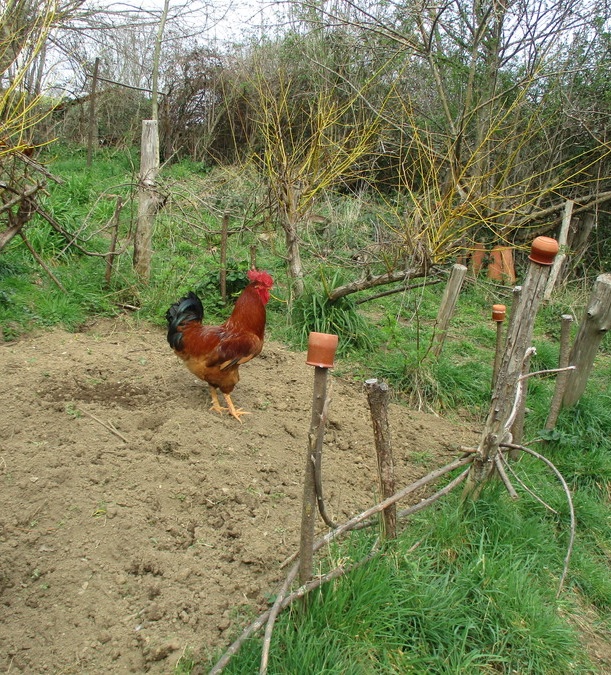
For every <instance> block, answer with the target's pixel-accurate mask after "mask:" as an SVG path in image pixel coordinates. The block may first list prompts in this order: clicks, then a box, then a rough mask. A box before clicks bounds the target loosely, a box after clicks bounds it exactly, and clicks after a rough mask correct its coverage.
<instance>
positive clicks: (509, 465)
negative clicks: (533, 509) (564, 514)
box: [502, 455, 558, 515]
mask: <svg viewBox="0 0 611 675" xmlns="http://www.w3.org/2000/svg"><path fill="white" fill-rule="evenodd" d="M502 459H503V465H504V466H505V467H506V468H507V469H509V471H510V472H511V475H512V476H513V477H514V478H515V480H517V481H518V483H519V484H520V486H521V487H522V489H523V490H525V491H526V492H528V494H529V495H530V496H531V497H532V498H533V499H536V500H537V501H538V502H539V503H540V504H541V505H542V506H544V507H545V508H546V509H548V510H549V511H551V512H552V513H555V514H556V515H558V511H556V509H554V508H552V507H551V506H550V505H549V504H547V503H546V502H544V501H543V500H542V499H541V497H539V495H538V494H537V493H536V492H534V491H533V490H531V489H530V488H529V487H528V485H526V483H525V482H524V481H523V480H522V479H521V478H520V476H518V474H517V473H516V472H515V471H514V469H513V467H512V466H511V464H509V462H507V460H506V459H505V456H504V455H503V457H502Z"/></svg>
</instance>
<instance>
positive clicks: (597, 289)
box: [562, 274, 611, 408]
mask: <svg viewBox="0 0 611 675" xmlns="http://www.w3.org/2000/svg"><path fill="white" fill-rule="evenodd" d="M610 327H611V274H601V275H600V276H599V277H598V278H597V279H596V282H595V283H594V289H593V290H592V295H591V296H590V302H589V303H588V307H587V309H586V313H585V316H584V318H583V320H582V322H581V324H580V326H579V331H578V333H577V337H576V338H575V343H574V344H573V348H572V349H571V355H570V358H569V362H570V364H571V365H572V366H575V370H572V371H569V376H568V381H567V386H566V391H565V392H564V398H563V399H562V406H563V407H564V408H570V407H571V406H573V405H575V404H576V403H577V401H578V400H579V399H580V398H581V395H582V394H583V392H584V391H585V388H586V384H587V382H588V376H589V375H590V371H591V370H592V366H593V365H594V358H595V357H596V352H597V351H598V347H599V345H600V342H601V340H602V339H603V336H604V334H605V333H606V332H607V331H608V330H609V328H610Z"/></svg>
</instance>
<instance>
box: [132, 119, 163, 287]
mask: <svg viewBox="0 0 611 675" xmlns="http://www.w3.org/2000/svg"><path fill="white" fill-rule="evenodd" d="M158 173H159V133H158V123H157V120H143V122H142V144H141V148H140V176H139V189H138V221H137V224H136V235H135V238H134V269H135V270H136V274H137V275H138V277H139V278H140V280H141V281H143V282H144V283H148V281H149V278H150V275H151V259H152V257H153V246H152V241H153V225H154V223H155V214H156V213H157V206H158V203H159V196H158V193H157V174H158Z"/></svg>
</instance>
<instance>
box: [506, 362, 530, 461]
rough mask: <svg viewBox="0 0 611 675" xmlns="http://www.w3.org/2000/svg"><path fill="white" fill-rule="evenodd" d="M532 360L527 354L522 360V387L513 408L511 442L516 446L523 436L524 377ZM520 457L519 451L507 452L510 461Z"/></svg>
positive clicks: (525, 388)
mask: <svg viewBox="0 0 611 675" xmlns="http://www.w3.org/2000/svg"><path fill="white" fill-rule="evenodd" d="M531 358H532V354H530V353H529V354H527V356H526V357H525V359H524V365H523V366H522V377H524V378H525V379H523V380H522V386H521V389H520V396H519V399H518V400H517V401H516V407H515V416H514V420H513V424H512V425H511V429H510V431H511V436H512V442H513V443H516V444H518V445H519V444H521V443H522V437H523V436H524V418H525V416H526V394H527V392H528V379H526V377H525V376H526V375H528V373H529V372H530V359H531ZM519 456H520V451H519V450H511V451H510V452H509V457H510V458H511V459H514V460H515V459H518V457H519Z"/></svg>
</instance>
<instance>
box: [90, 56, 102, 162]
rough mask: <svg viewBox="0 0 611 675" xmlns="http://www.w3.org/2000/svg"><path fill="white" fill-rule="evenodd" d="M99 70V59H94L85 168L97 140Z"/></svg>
mask: <svg viewBox="0 0 611 675" xmlns="http://www.w3.org/2000/svg"><path fill="white" fill-rule="evenodd" d="M99 68H100V57H99V56H98V57H96V59H95V62H94V64H93V77H92V78H91V95H90V97H89V130H88V132H87V166H91V158H92V156H93V146H94V145H95V146H97V145H98V143H99V140H98V120H97V118H96V109H95V102H96V95H97V89H98V70H99Z"/></svg>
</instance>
